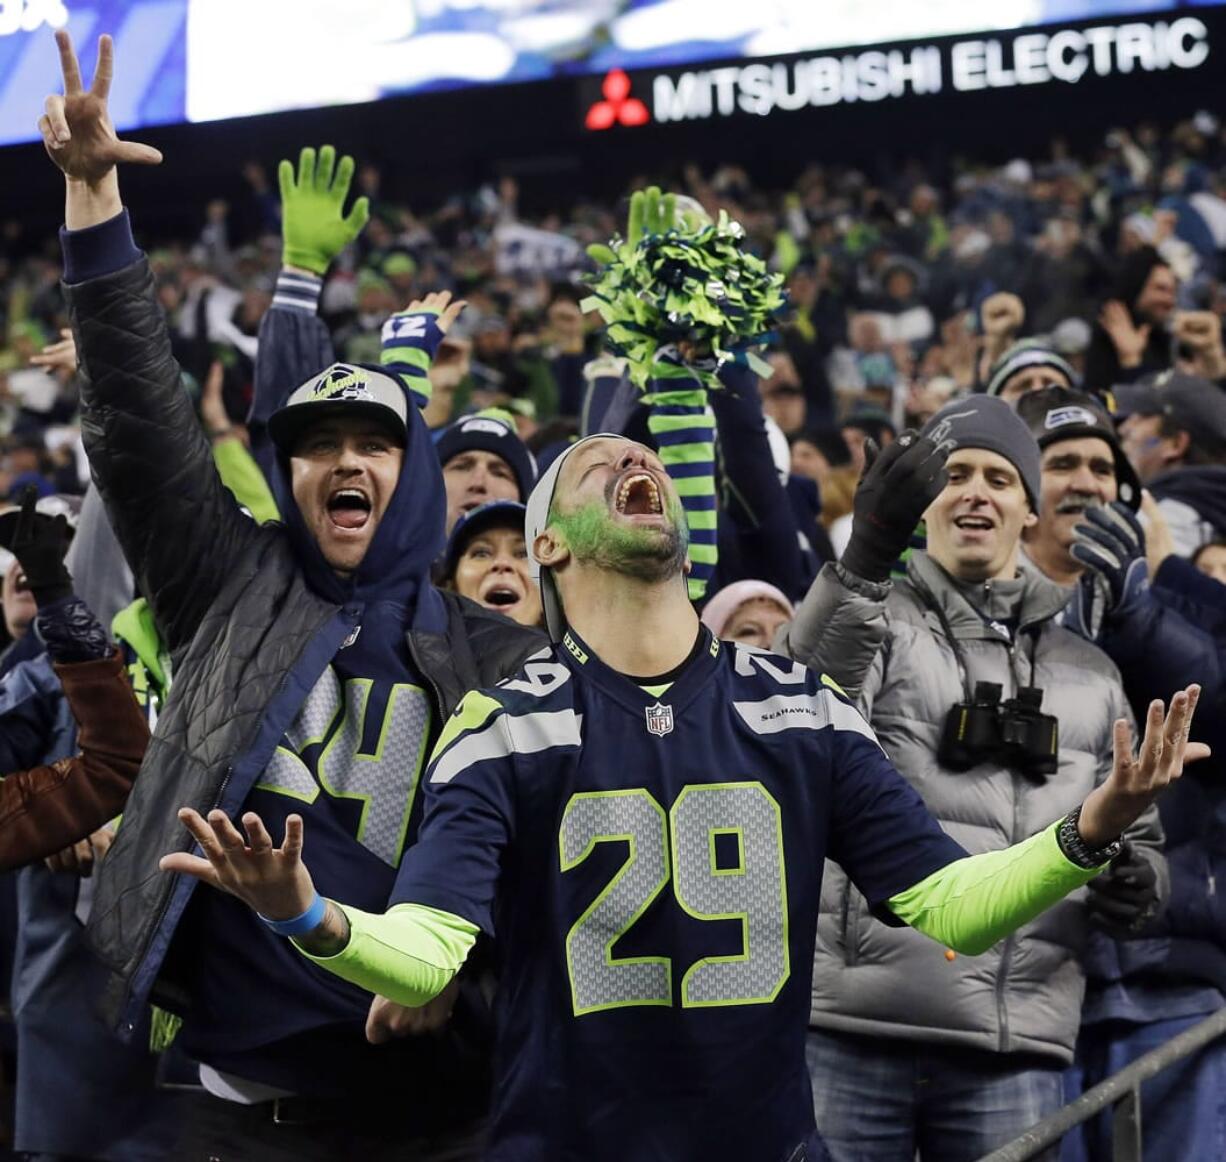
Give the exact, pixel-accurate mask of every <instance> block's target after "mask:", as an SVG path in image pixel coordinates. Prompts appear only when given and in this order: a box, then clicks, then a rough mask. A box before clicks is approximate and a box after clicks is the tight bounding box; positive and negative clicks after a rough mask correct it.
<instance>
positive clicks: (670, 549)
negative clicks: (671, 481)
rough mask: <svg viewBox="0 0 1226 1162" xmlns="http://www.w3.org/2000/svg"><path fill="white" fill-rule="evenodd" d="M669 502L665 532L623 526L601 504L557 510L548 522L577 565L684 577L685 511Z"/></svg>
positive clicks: (651, 577)
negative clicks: (583, 564) (564, 510)
mask: <svg viewBox="0 0 1226 1162" xmlns="http://www.w3.org/2000/svg"><path fill="white" fill-rule="evenodd" d="M665 503H666V504H667V506H668V518H669V522H670V524H671V525H672V527H671V528H670V529H668V530H666V531H664V532H661V531H659V530H656V529H646V528H635V527H634V526H631V525H624V524H621V523H620V522H618V521H616V520H615V519H614V518H613V515H612V514H611V513H610V512H609V510H608V508H606V507H605V505H603V504H601V503H600V501H597V500H594V501H592V502H591V503H590V504H585V505H583V507H582V508H577V509H575V510H574V511H573V512H566V513H563V512H559V511H558V510H557V508H556V507H555V508H554V509H553V511H552V512H551V513H550V514H549V523H550V524H551V525H553V526H554V527H555V528H557V529H558V530H559V531H560V532H561V534H562V536H563V537H564V538H565V540H566V546H567V548H569V549H570V551H571V554H572V555H573V556H574V558H575V560H576V561H582V562H584V563H585V564H590V565H597V566H600V567H601V568H605V569H611V570H613V571H614V572H617V573H625V574H628V575H630V576H632V577H640V578H642V579H644V580H649V581H660V580H664V579H665V578H667V577H670V576H672V575H673V574H674V573H678V572H680V570H681V567H682V565H683V564H684V563H685V554H686V549H687V547H688V542H689V537H688V529H687V527H686V523H685V510H684V509H683V508H682V507H681V505H680V503H679V502H678V501H677V500H676V499H675V498H671V497H670V498H669V499H668V500H666V502H665Z"/></svg>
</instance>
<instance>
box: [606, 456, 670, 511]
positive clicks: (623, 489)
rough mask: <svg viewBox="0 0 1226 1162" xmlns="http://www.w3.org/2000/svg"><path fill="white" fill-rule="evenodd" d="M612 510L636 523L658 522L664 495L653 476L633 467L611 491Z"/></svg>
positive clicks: (662, 507) (662, 508)
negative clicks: (612, 491)
mask: <svg viewBox="0 0 1226 1162" xmlns="http://www.w3.org/2000/svg"><path fill="white" fill-rule="evenodd" d="M613 510H614V512H616V513H617V514H618V515H619V516H623V517H626V518H628V519H630V520H631V521H633V522H634V523H636V524H660V523H663V520H664V497H663V496H662V494H661V492H660V486H659V485H658V484H657V483H656V480H655V477H654V476H652V475H651V474H650V473H648V472H644V471H643V470H642V469H641V468H635V469H632V470H631V471H629V472H627V473H626V475H625V476H623V477H622V479H621V481H620V483H618V485H617V487H616V488H615V490H614V493H613Z"/></svg>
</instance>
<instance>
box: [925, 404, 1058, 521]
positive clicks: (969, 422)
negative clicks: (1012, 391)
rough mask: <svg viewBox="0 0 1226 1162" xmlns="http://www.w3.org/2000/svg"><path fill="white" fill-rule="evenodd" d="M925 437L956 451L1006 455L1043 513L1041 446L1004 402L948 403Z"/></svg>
mask: <svg viewBox="0 0 1226 1162" xmlns="http://www.w3.org/2000/svg"><path fill="white" fill-rule="evenodd" d="M920 435H921V436H927V437H928V438H929V439H931V440H932V441H933V442H934V443H936V444H946V445H948V447H949V449H950V450H951V451H953V450H954V449H955V448H984V449H986V450H987V451H989V452H996V453H997V454H998V455H1001V456H1003V457H1004V458H1005V459H1006V460H1008V461H1009V463H1010V464H1012V465H1013V467H1014V468H1016V469H1017V474H1018V475H1019V476H1020V477H1021V478H1022V487H1023V488H1024V489H1025V490H1026V498H1027V500H1029V501H1030V507H1031V508H1032V509H1033V510H1034V511H1035V512H1038V511H1039V460H1040V457H1039V445H1038V444H1037V443H1036V442H1035V438H1034V436H1032V435H1031V434H1030V429H1029V428H1028V427H1027V426H1026V425H1025V424H1024V423H1023V422H1022V420H1021V419H1019V418H1018V415H1017V413H1016V412H1015V411H1014V410H1013V409H1012V408H1011V407H1010V406H1009V405H1008V404H1007V403H1005V401H1004V400H1002V399H999V398H998V397H996V396H994V395H971V396H967V397H965V398H964V399H956V400H954V401H953V402H952V403H947V404H946V405H945V406H944V407H943V408H942V409H941V410H940V411H939V412H937V414H936V415H935V416H933V417H932V419H930V420H929V421H928V422H927V423H926V424H925V425H924V430H923V431H922V432H921V433H920Z"/></svg>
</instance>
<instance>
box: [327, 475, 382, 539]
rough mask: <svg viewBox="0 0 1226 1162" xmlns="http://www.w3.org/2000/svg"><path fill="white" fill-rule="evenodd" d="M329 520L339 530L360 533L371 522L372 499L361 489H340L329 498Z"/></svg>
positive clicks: (350, 487) (349, 487) (348, 487)
mask: <svg viewBox="0 0 1226 1162" xmlns="http://www.w3.org/2000/svg"><path fill="white" fill-rule="evenodd" d="M327 508H328V519H329V520H331V522H332V524H333V525H335V526H336V527H337V528H338V529H346V530H354V531H359V530H361V529H364V528H365V527H366V524H367V522H368V521H369V520H370V514H371V509H372V505H371V502H370V497H369V496H368V495H367V494H366V492H365V491H364V490H363V489H361V488H355V487H352V486H347V487H345V488H338V489H337V490H336V491H335V492H333V493H332V494H331V495H330V496H329V497H328V505H327Z"/></svg>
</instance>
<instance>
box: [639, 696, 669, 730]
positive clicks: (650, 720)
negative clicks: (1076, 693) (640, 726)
mask: <svg viewBox="0 0 1226 1162" xmlns="http://www.w3.org/2000/svg"><path fill="white" fill-rule="evenodd" d="M644 713H645V714H646V715H647V733H648V734H654V735H657V736H663V735H665V734H672V732H673V708H672V707H671V706H665V705H664V704H663V703H662V702H657V703H656V704H655V705H654V706H648V707H647V709H646V710H645V711H644Z"/></svg>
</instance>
